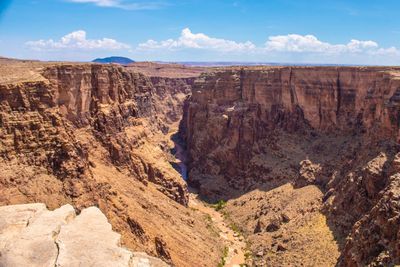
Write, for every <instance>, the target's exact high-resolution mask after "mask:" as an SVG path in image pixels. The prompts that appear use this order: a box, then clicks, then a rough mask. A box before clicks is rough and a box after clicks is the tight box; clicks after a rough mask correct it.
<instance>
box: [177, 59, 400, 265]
mask: <svg viewBox="0 0 400 267" xmlns="http://www.w3.org/2000/svg"><path fill="white" fill-rule="evenodd" d="M185 109H186V113H185V115H184V119H183V125H182V133H183V135H184V136H185V138H186V141H187V147H188V153H189V157H190V160H189V162H190V166H189V169H190V173H189V182H190V183H191V184H192V185H193V186H195V187H197V188H199V191H200V194H201V195H202V196H203V197H205V198H207V199H209V200H212V201H217V200H219V199H227V200H229V199H236V198H238V197H241V196H243V197H241V198H239V199H240V200H241V199H242V198H246V197H245V196H246V194H249V196H252V194H253V193H252V192H255V191H260V190H261V191H263V192H265V194H267V195H264V196H266V197H265V198H263V197H261V198H258V199H259V201H266V205H267V206H271V205H272V204H271V203H270V202H271V196H269V195H268V194H269V193H268V192H269V191H271V190H272V191H271V192H273V190H275V189H276V188H283V189H285V190H286V191H285V192H287V193H285V194H283V193H282V197H284V196H285V195H287V196H288V198H287V199H281V200H279V201H280V202H279V203H291V202H293V201H295V200H294V199H293V198H292V197H289V196H290V195H292V193H288V192H291V191H290V190H292V189H290V188H287V187H282V186H284V185H285V184H287V183H291V184H292V185H293V186H294V187H295V189H294V190H295V191H294V192H296V190H303V189H302V188H303V187H307V186H314V187H315V188H317V189H318V190H319V191H321V194H317V193H315V192H316V191H313V190H311V191H310V189H308V190H309V191H310V192H314V193H311V194H313V195H314V196H315V199H314V200H309V201H310V203H314V204H312V205H311V204H310V205H311V206H310V207H313V208H310V209H309V211H308V213H310V214H312V213H313V212H314V211H315V210H318V212H321V213H323V215H321V216H326V218H327V227H329V228H330V231H331V232H332V233H333V234H334V242H336V243H337V244H338V246H339V249H340V251H341V256H340V258H339V259H337V260H338V263H339V264H342V265H344V266H365V265H368V264H371V265H373V266H375V265H374V264H384V265H386V264H394V263H397V264H398V263H399V260H400V254H399V252H400V250H399V247H398V238H399V234H400V228H399V227H398V225H399V222H400V205H399V202H398V197H399V196H398V194H399V192H398V182H399V179H398V169H397V168H398V167H396V166H397V164H398V155H397V153H398V152H399V146H398V141H399V137H400V136H399V133H400V132H399V126H400V125H399V124H400V123H399V122H400V70H399V69H398V68H378V67H376V68H375V67H253V68H229V69H221V70H217V71H214V72H211V73H207V74H204V75H202V76H201V77H200V78H198V79H197V80H196V82H195V84H194V87H193V90H192V96H191V98H190V100H189V101H188V102H187V103H186V106H185ZM283 189H282V190H283ZM277 190H278V189H277ZM304 190H305V189H304ZM254 194H256V193H254ZM271 194H272V193H271ZM273 195H274V194H272V196H273ZM256 196H257V195H254V197H256ZM254 197H248V199H247V201H244V200H243V201H240V203H241V204H240V205H239V206H243V208H244V211H243V210H242V211H239V210H240V209H238V208H235V206H238V202H237V201H236V202H235V201H234V202H232V204H228V206H231V207H230V208H229V209H230V211H232V212H246V213H249V214H248V216H251V217H253V216H255V218H258V219H256V220H254V219H252V220H250V221H255V222H256V221H257V220H258V221H260V220H264V221H270V223H271V220H272V221H274V220H275V221H276V219H275V218H272V217H270V215H266V212H268V211H263V210H259V211H258V213H257V214H252V213H256V212H257V209H256V208H254V207H252V206H251V204H249V203H252V199H253V200H254ZM267 198H269V199H267ZM263 199H264V200H263ZM288 201H289V202H288ZM228 203H229V202H228ZM268 203H269V204H268ZM316 203H318V204H316ZM253 205H254V204H253ZM279 205H282V204H279ZM279 205H275V204H274V205H273V206H275V207H276V208H275V209H278V210H280V209H281V208H280V206H279ZM286 205H289V204H286ZM243 208H242V209H243ZM253 208H254V209H253ZM304 209H306V210H307V207H304V208H298V207H297V211H296V212H294V213H293V214H291V216H304V214H305V213H304V212H306V214H307V211H304ZM260 214H261V215H260ZM236 215H239V213H237V214H232V217H235V216H236ZM260 216H261V217H260ZM318 216H320V215H318ZM318 216H316V217H315V218H317V217H318ZM236 217H237V216H236ZM248 218H249V217H248ZM233 220H234V221H235V219H233ZM245 220H247V219H243V220H238V219H237V220H236V221H235V222H236V223H238V224H239V225H240V223H242V230H243V231H244V232H245V233H246V234H247V235H248V236H250V237H255V238H256V239H257V238H259V239H260V238H261V236H262V234H260V232H263V231H265V230H260V229H259V228H260V225H264V223H265V222H264V223H258V226H257V225H254V224H253V223H248V224H247V225H246V224H244V225H243V221H245ZM278 221H279V225H281V224H282V222H283V224H284V221H285V219H284V220H282V219H279V220H278ZM275 224H276V223H275ZM265 225H269V224H268V223H266V224H265ZM288 225H289V226H290V224H288ZM289 226H288V227H289ZM253 227H256V228H257V227H258V229H256V228H253ZM279 227H280V226H277V227H275V226H274V227H272V228H268V227H267V228H268V229H267V230H266V232H268V233H267V234H269V236H268V238H276V237H273V234H274V233H269V232H275V231H277V230H278V229H279ZM293 227H298V225H297V226H293ZM271 229H273V231H270V230H271ZM274 229H276V230H274ZM253 230H254V231H253ZM279 231H280V230H279ZM275 236H277V234H275ZM281 236H282V235H281ZM278 239H282V238H281V237H279V238H278ZM258 241H259V243H263V242H261V241H260V240H258ZM285 242H288V241H285ZM254 243H257V242H254ZM289 243H290V242H289ZM264 244H266V243H265V242H264ZM289 247H290V246H289ZM293 247H296V246H295V245H293ZM252 249H253V252H254V254H256V253H257V252H256V251H255V249H256V248H255V247H253V248H252ZM286 250H287V249H282V250H281V251H277V250H276V248H275V250H273V248H271V249H267V251H266V252H267V253H266V254H267V255H268V254H269V256H266V255H265V253H258V254H259V255H258V256H259V258H263V260H266V262H274V260H278V261H277V263H279V262H281V263H282V260H283V259H284V257H285V255H288V254H289V252H287V251H286ZM271 253H273V254H274V253H277V254H276V255H277V257H278V258H274V257H275V256H271ZM260 255H261V256H260ZM274 255H275V254H274ZM300 255H301V254H300ZM309 256H310V257H312V256H311V255H309ZM322 256H323V255H322ZM300 257H301V256H300ZM279 259H280V260H281V261H279ZM292 260H293V259H292ZM298 260H299V259H298ZM333 260H335V259H333ZM300 261H301V260H300ZM260 262H261V263H260V264H261V265H262V261H260ZM289 263H290V262H289ZM291 263H292V264H293V262H291ZM297 263H299V262H297ZM294 264H296V261H295V263H294ZM321 264H322V263H321ZM323 264H327V263H326V262H325V263H323Z"/></svg>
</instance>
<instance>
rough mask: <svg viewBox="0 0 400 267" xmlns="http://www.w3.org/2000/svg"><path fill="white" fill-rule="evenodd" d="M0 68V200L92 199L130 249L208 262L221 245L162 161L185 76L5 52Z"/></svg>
mask: <svg viewBox="0 0 400 267" xmlns="http://www.w3.org/2000/svg"><path fill="white" fill-rule="evenodd" d="M0 70H1V71H2V74H3V75H2V77H1V78H0V137H1V138H0V169H1V171H0V204H1V205H11V204H25V203H36V202H41V203H45V204H46V206H47V207H49V208H50V209H57V208H59V207H61V206H63V205H65V204H71V205H72V206H73V207H74V208H75V209H76V210H78V211H81V210H83V209H85V208H87V207H90V206H97V207H99V208H100V210H101V211H102V212H103V213H104V214H105V216H106V217H107V218H108V220H109V222H110V223H111V225H112V226H113V229H114V230H115V231H117V232H118V233H119V234H121V235H122V238H121V240H122V243H123V244H124V246H126V247H128V248H129V249H131V250H132V251H144V252H146V253H148V254H149V255H153V256H157V257H160V258H162V260H163V261H164V262H167V263H168V264H171V265H175V266H195V265H197V264H201V265H203V266H214V265H215V262H217V261H218V259H219V258H220V255H221V253H222V243H221V242H220V241H219V240H218V237H216V236H215V235H214V233H212V232H211V231H210V230H209V229H208V228H207V222H206V221H205V220H204V218H203V216H201V215H199V214H197V213H195V212H193V211H192V210H191V209H189V208H188V207H187V203H188V191H187V186H186V184H185V182H184V181H183V180H182V179H181V176H180V174H179V172H178V171H177V170H175V169H174V168H173V164H171V163H172V162H173V161H174V160H173V157H172V155H171V152H170V150H171V148H172V147H173V145H172V144H173V142H172V141H171V140H170V139H169V138H170V135H171V134H170V131H174V129H172V127H171V126H172V123H175V124H176V123H177V122H178V121H176V120H179V117H180V116H181V115H180V114H182V109H180V108H179V107H180V106H182V105H183V100H184V99H185V98H186V93H187V92H188V90H189V91H190V88H191V82H193V80H194V79H193V77H190V76H189V77H184V78H176V80H174V79H173V78H174V77H171V78H168V77H165V78H163V79H161V78H160V79H156V80H152V78H151V77H149V76H146V75H145V74H142V73H139V72H136V71H134V70H132V69H127V68H124V67H121V66H117V65H100V64H76V63H46V62H32V61H14V60H11V61H10V60H2V61H1V62H0ZM175 85H176V86H175ZM164 99H168V101H163V100H164ZM177 118H178V119H177ZM78 221H79V220H78ZM76 223H77V222H76ZM71 227H72V226H71ZM188 247H197V248H198V249H196V250H188V249H187V248H188ZM50 252H51V250H49V251H48V253H50Z"/></svg>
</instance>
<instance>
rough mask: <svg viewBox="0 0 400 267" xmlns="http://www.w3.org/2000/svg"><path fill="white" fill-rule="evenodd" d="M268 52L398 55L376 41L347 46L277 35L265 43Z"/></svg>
mask: <svg viewBox="0 0 400 267" xmlns="http://www.w3.org/2000/svg"><path fill="white" fill-rule="evenodd" d="M264 49H265V50H266V51H276V52H294V53H304V52H306V53H325V54H345V53H348V54H349V53H350V54H360V53H366V54H386V53H387V54H398V53H399V51H398V50H397V49H396V48H395V47H390V48H381V47H379V45H378V43H376V42H374V41H370V40H367V41H360V40H355V39H353V40H350V42H348V43H347V44H330V43H327V42H323V41H320V40H319V39H318V38H317V37H315V36H314V35H299V34H288V35H277V36H270V37H269V38H268V41H267V42H266V43H265V47H264Z"/></svg>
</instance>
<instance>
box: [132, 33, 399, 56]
mask: <svg viewBox="0 0 400 267" xmlns="http://www.w3.org/2000/svg"><path fill="white" fill-rule="evenodd" d="M184 49H198V50H200V49H201V50H209V51H214V52H226V53H231V54H234V53H236V54H237V53H238V52H241V53H242V54H243V53H248V54H252V55H260V56H266V55H272V54H283V53H293V54H303V55H312V54H315V55H317V54H320V55H321V54H323V55H327V56H335V55H336V56H340V55H342V56H343V55H363V54H364V55H366V56H367V55H389V54H390V55H400V51H399V50H398V49H397V48H395V47H390V48H382V47H380V46H379V45H378V43H376V42H374V41H370V40H366V41H360V40H355V39H352V40H350V42H348V43H346V44H331V43H328V42H323V41H321V40H319V39H318V38H317V37H315V36H314V35H299V34H288V35H276V36H270V37H269V38H268V40H267V42H266V43H265V44H264V46H256V45H254V44H253V43H252V42H250V41H247V42H243V43H241V42H236V41H232V40H226V39H220V38H215V37H210V36H208V35H206V34H204V33H192V31H191V30H190V29H189V28H185V29H183V30H182V32H181V35H180V36H179V37H178V38H177V39H167V40H163V41H155V40H152V39H150V40H148V41H146V42H144V43H141V44H139V45H138V47H137V50H147V51H156V50H157V51H170V52H173V51H178V50H184Z"/></svg>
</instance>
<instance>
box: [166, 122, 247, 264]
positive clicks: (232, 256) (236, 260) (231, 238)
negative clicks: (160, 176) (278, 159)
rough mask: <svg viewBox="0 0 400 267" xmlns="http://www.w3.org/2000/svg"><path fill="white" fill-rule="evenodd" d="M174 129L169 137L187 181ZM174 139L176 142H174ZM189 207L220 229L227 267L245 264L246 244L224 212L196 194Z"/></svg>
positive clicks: (184, 153) (183, 161)
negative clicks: (208, 218)
mask: <svg viewBox="0 0 400 267" xmlns="http://www.w3.org/2000/svg"><path fill="white" fill-rule="evenodd" d="M174 126H175V127H172V129H171V131H170V133H169V135H170V140H171V141H172V142H173V144H174V148H175V155H174V156H175V158H176V163H177V165H178V166H179V168H180V173H181V175H182V178H183V179H184V180H186V179H187V167H186V164H185V163H186V156H187V155H186V151H185V150H184V149H183V146H182V144H179V141H180V140H178V139H174V138H173V135H174V134H175V133H176V132H177V129H178V127H177V126H178V125H174ZM172 139H174V140H172ZM189 207H191V208H193V209H196V210H198V211H200V212H202V213H204V214H206V215H208V216H210V218H211V220H212V222H213V225H214V226H215V227H216V228H217V229H218V231H219V236H220V237H221V238H222V239H223V240H224V243H225V247H226V248H227V251H226V252H224V262H225V265H224V266H225V267H239V266H241V265H242V266H243V265H244V264H245V251H246V243H245V241H244V238H243V237H242V236H241V235H240V234H239V233H237V232H235V231H234V230H233V229H232V227H230V226H229V225H228V224H227V222H226V221H225V219H224V216H223V214H222V212H220V211H216V210H215V209H214V208H213V207H212V206H211V205H210V204H207V203H205V202H203V201H201V200H200V199H199V198H198V195H197V194H196V193H190V200H189Z"/></svg>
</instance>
